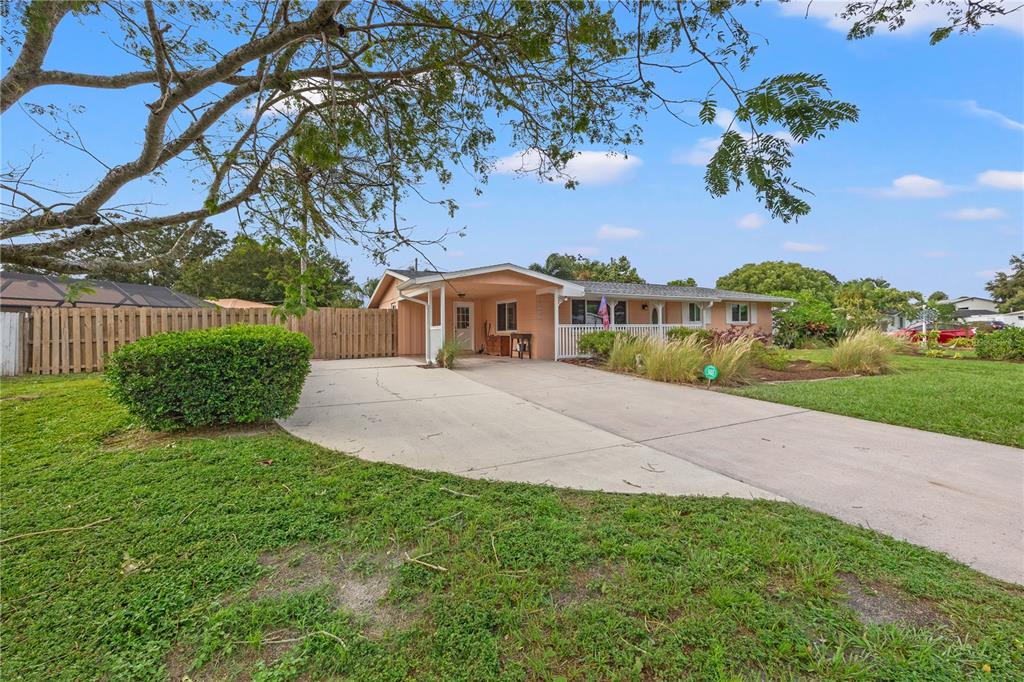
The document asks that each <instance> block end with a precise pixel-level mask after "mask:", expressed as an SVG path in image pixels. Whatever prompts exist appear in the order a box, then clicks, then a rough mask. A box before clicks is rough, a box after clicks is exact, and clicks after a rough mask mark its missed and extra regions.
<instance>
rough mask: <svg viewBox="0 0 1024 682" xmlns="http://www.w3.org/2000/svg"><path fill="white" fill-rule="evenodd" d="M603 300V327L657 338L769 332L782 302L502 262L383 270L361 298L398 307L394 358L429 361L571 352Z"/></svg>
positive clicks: (594, 323) (595, 326)
mask: <svg viewBox="0 0 1024 682" xmlns="http://www.w3.org/2000/svg"><path fill="white" fill-rule="evenodd" d="M602 296H604V297H605V298H606V300H607V302H608V305H609V310H610V311H611V312H610V318H611V322H612V329H619V330H625V331H629V332H631V333H633V334H637V335H642V336H656V337H664V335H665V332H666V330H667V329H670V328H672V327H694V328H713V329H726V328H728V327H730V326H742V327H752V328H756V329H759V330H761V331H763V332H765V333H771V329H772V305H773V304H779V303H790V302H792V299H788V298H782V297H779V296H762V295H759V294H747V293H742V292H737V291H724V290H721V289H709V288H705V287H676V286H668V285H664V284H632V283H624V282H590V281H586V282H584V281H569V280H563V279H559V278H557V277H552V276H551V275H546V274H544V273H541V272H536V271H534V270H529V269H527V268H524V267H520V266H518V265H513V264H511V263H504V264H501V265H491V266H487V267H480V268H471V269H468V270H458V271H455V272H444V273H442V272H433V271H423V270H397V269H388V270H385V271H384V274H383V276H382V277H381V279H380V282H379V283H378V284H377V288H376V289H375V290H374V292H373V295H371V296H370V301H369V303H368V304H367V307H369V308H393V309H396V310H397V311H398V354H399V355H421V356H423V357H425V358H426V359H427V360H428V361H430V360H432V359H433V357H434V355H435V353H436V352H437V349H438V348H440V347H441V344H443V343H444V342H445V340H452V339H454V340H455V341H456V342H457V343H459V345H461V346H462V348H463V349H465V350H467V351H474V352H486V353H489V354H492V355H509V354H511V353H512V352H513V351H514V349H516V348H517V347H518V346H519V345H520V344H525V343H528V344H529V347H530V351H531V352H530V355H531V356H532V357H533V358H536V359H544V360H552V359H561V358H569V357H575V356H576V355H578V350H577V344H578V342H579V338H580V335H582V334H583V333H585V332H588V331H595V330H599V329H601V328H602V325H601V319H600V317H599V316H598V314H597V310H598V307H599V306H600V303H601V297H602Z"/></svg>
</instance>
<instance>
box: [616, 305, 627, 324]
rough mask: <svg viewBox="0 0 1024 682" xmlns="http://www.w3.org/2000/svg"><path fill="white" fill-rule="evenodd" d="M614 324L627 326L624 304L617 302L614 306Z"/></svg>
mask: <svg viewBox="0 0 1024 682" xmlns="http://www.w3.org/2000/svg"><path fill="white" fill-rule="evenodd" d="M614 322H615V324H629V323H628V322H626V302H625V301H618V302H617V303H616V304H615V320H614Z"/></svg>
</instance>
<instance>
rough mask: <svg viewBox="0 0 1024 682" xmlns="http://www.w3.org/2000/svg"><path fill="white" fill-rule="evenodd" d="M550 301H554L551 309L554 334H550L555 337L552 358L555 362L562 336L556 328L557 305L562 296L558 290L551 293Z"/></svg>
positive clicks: (560, 331)
mask: <svg viewBox="0 0 1024 682" xmlns="http://www.w3.org/2000/svg"><path fill="white" fill-rule="evenodd" d="M551 300H552V301H554V306H552V307H553V308H554V310H555V319H554V326H552V327H551V330H552V331H553V332H554V333H553V334H552V336H554V337H555V355H554V358H555V360H558V358H559V351H560V350H561V348H560V346H561V336H562V330H561V329H559V327H558V305H559V304H560V303H561V302H562V295H561V293H560V290H557V289H556V290H555V291H553V292H551Z"/></svg>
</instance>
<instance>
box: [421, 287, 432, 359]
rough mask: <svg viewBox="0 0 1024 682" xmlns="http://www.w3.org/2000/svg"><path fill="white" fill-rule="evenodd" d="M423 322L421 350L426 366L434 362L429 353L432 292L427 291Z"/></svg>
mask: <svg viewBox="0 0 1024 682" xmlns="http://www.w3.org/2000/svg"><path fill="white" fill-rule="evenodd" d="M423 321H424V327H425V329H424V333H425V334H426V337H425V338H424V339H423V348H424V351H425V354H426V356H427V364H428V365H429V364H432V363H433V362H434V356H433V355H432V354H431V353H430V336H431V334H430V327H431V326H432V325H433V324H434V290H433V289H427V307H426V309H425V314H424V315H423Z"/></svg>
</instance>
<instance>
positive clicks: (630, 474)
mask: <svg viewBox="0 0 1024 682" xmlns="http://www.w3.org/2000/svg"><path fill="white" fill-rule="evenodd" d="M283 426H284V427H285V428H286V429H288V430H289V431H290V432H291V433H293V434H295V435H296V436H298V437H300V438H305V439H307V440H311V441H314V442H317V443H320V444H322V445H325V446H327V447H330V448H334V449H337V450H341V451H344V452H348V453H352V454H356V455H358V456H360V457H363V458H365V459H369V460H374V461H385V462H393V463H396V464H403V465H406V466H410V467H415V468H420V469H429V470H436V471H448V472H452V473H457V474H460V475H463V476H470V477H477V478H488V479H494V480H506V481H524V482H532V483H547V484H550V485H557V486H563V487H572V488H582V489H591V490H606V491H615V492H627V493H641V492H644V493H661V494H668V495H721V496H725V495H728V496H734V497H746V498H755V497H756V498H769V499H788V500H791V501H793V502H796V503H798V504H801V505H804V506H807V507H810V508H812V509H816V510H818V511H822V512H825V513H827V514H831V515H832V516H835V517H837V518H839V519H842V520H844V521H847V522H850V523H855V524H859V525H865V526H869V527H871V528H873V529H875V530H878V531H881V532H884V533H888V534H889V535H892V536H894V537H897V538H900V539H904V540H908V541H910V542H913V543H916V544H920V545H925V546H927V547H930V548H932V549H936V550H938V551H941V552H945V553H947V554H949V555H950V556H952V557H954V558H956V559H958V560H960V561H963V562H965V563H967V564H970V565H972V566H974V567H975V568H977V569H979V570H981V571H984V572H986V573H989V574H991V575H993V576H996V577H999V578H1002V579H1004V580H1010V581H1015V582H1018V583H1024V450H1019V449H1016V448H1010V447H1005V446H999V445H990V444H987V443H981V442H977V441H971V440H965V439H960V438H954V437H951V436H943V435H940V434H934V433H928V432H924V431H917V430H914V429H907V428H902V427H896V426H889V425H885V424H878V423H874V422H867V421H863V420H859V419H852V418H849V417H841V416H837V415H830V414H825V413H821V412H814V411H810V410H804V409H800V408H794V407H789V406H786V405H776V404H773V403H766V402H761V401H756V400H750V399H747V398H740V397H737V396H731V395H725V394H722V393H716V392H712V391H706V390H702V389H697V388H690V387H684V386H675V385H669V384H660V383H657V382H652V381H647V380H644V379H637V378H633V377H629V376H623V375H618V374H612V373H609V372H604V371H600V370H593V369H588V368H584V367H579V366H575V365H570V364H565V363H551V362H530V361H520V360H509V359H493V358H476V357H474V358H466V359H465V360H464V361H463V363H462V364H461V367H460V369H458V370H456V371H455V372H451V371H447V370H441V369H423V368H421V367H418V366H416V361H414V360H406V359H402V358H382V359H372V360H339V361H327V362H317V363H315V364H314V368H313V372H312V374H311V376H310V378H309V380H308V381H307V383H306V386H305V388H304V390H303V395H302V400H301V402H300V407H299V409H298V411H296V413H295V414H294V415H292V417H290V418H289V419H288V420H286V421H285V422H283Z"/></svg>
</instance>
